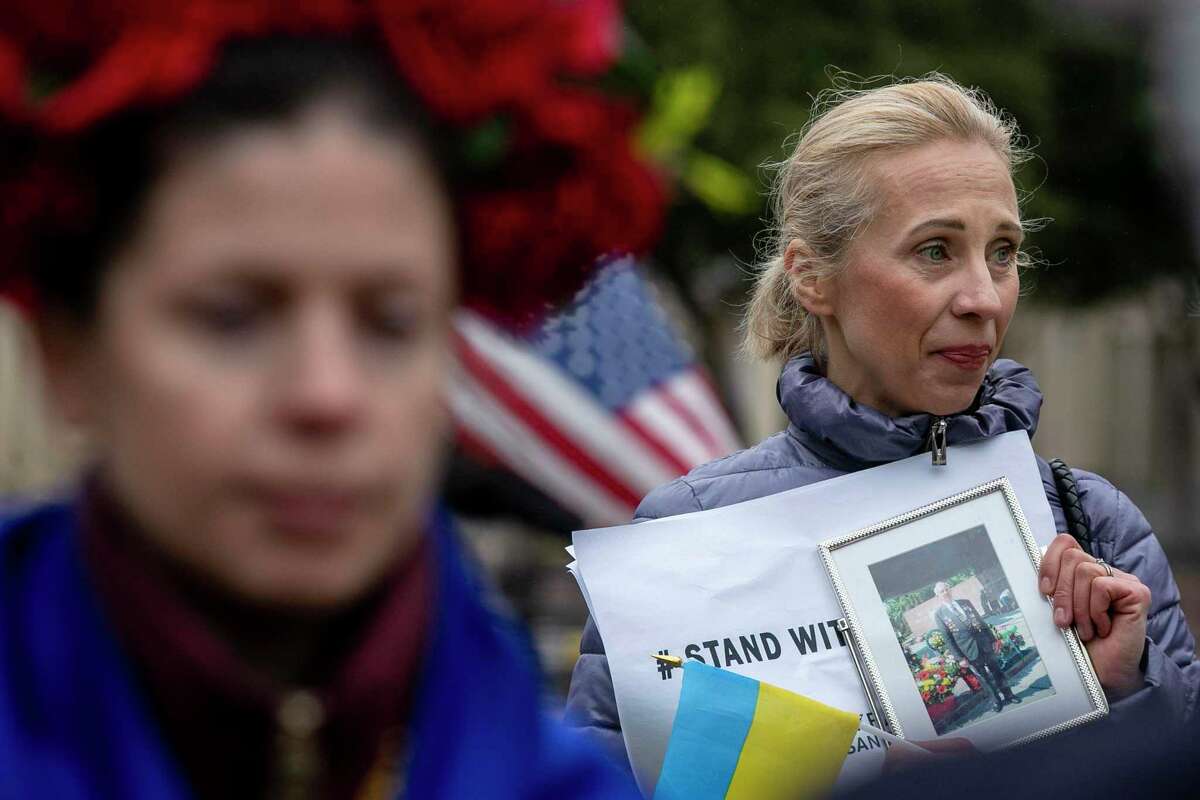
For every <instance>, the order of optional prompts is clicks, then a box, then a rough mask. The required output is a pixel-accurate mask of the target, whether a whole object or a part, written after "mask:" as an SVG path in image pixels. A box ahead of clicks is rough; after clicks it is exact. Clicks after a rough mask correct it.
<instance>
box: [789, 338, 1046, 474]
mask: <svg viewBox="0 0 1200 800" xmlns="http://www.w3.org/2000/svg"><path fill="white" fill-rule="evenodd" d="M776 394H777V395H778V397H779V404H780V406H782V407H783V410H784V413H785V414H787V418H788V422H789V425H788V433H789V434H790V435H791V436H793V437H794V438H797V439H799V440H800V441H801V442H802V444H803V445H804V446H805V447H807V448H809V449H810V450H812V451H814V452H815V453H816V454H817V455H818V456H819V457H820V458H821V459H822V461H824V462H825V463H827V464H829V465H830V466H833V467H835V468H837V469H842V470H846V471H848V472H850V471H855V470H859V469H864V468H866V467H872V466H876V465H878V464H885V463H888V462H891V461H896V460H898V459H901V458H907V457H909V456H912V455H916V454H917V453H920V452H922V451H923V450H926V449H928V446H929V430H930V426H931V425H932V424H933V421H934V419H935V417H934V416H933V415H931V414H913V415H911V416H906V417H889V416H887V415H886V414H883V413H881V412H879V411H876V410H875V409H873V408H868V407H867V406H864V405H862V404H860V403H856V402H855V401H854V399H853V398H851V397H850V396H849V395H847V394H846V393H845V392H843V391H842V390H841V389H839V388H838V387H837V386H836V385H834V384H833V383H832V382H831V381H829V380H828V379H827V378H825V376H824V375H822V374H821V371H820V369H819V368H818V367H817V365H816V363H815V362H814V360H813V359H812V357H811V356H809V355H803V356H799V357H797V358H793V359H792V360H791V361H789V362H788V363H787V364H786V365H785V366H784V368H783V373H782V374H781V375H780V376H779V383H778V384H777V386H776ZM1041 407H1042V391H1041V389H1039V388H1038V385H1037V380H1036V379H1034V377H1033V373H1032V372H1030V371H1029V370H1028V369H1026V368H1025V367H1023V366H1021V365H1020V364H1018V363H1017V362H1015V361H1012V360H1009V359H1005V358H1001V359H997V360H996V362H995V363H994V364H993V365H992V367H991V369H990V370H988V373H987V375H986V376H985V377H984V380H983V385H982V386H980V388H979V394H978V395H976V397H975V402H974V403H973V404H972V405H971V407H970V408H968V409H967V410H966V411H963V412H962V413H960V414H955V415H953V416H950V417H947V418H946V422H947V430H946V434H947V441H948V443H949V444H951V445H954V444H964V443H966V442H971V441H974V440H976V439H982V438H984V437H987V436H996V435H998V434H1001V433H1006V432H1008V431H1016V430H1023V431H1026V432H1027V433H1028V434H1029V436H1030V438H1032V437H1033V434H1034V431H1036V430H1037V424H1038V414H1039V413H1040V411H1041Z"/></svg>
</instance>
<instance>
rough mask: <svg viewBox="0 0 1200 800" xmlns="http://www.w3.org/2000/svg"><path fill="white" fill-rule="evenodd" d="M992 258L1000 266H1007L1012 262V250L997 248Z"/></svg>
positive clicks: (1009, 248) (1006, 247)
mask: <svg viewBox="0 0 1200 800" xmlns="http://www.w3.org/2000/svg"><path fill="white" fill-rule="evenodd" d="M992 257H993V258H994V259H995V260H996V261H997V262H998V263H1000V264H1002V265H1004V266H1008V265H1009V264H1011V263H1012V260H1013V248H1012V247H1009V246H1005V247H998V248H996V252H995V253H993V254H992Z"/></svg>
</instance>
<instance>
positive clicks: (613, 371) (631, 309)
mask: <svg viewBox="0 0 1200 800" xmlns="http://www.w3.org/2000/svg"><path fill="white" fill-rule="evenodd" d="M455 327H456V343H455V344H456V349H457V363H456V365H455V370H454V385H453V388H452V391H451V397H450V402H451V408H452V410H453V412H454V415H455V418H456V421H457V424H458V428H459V434H460V436H461V437H462V438H463V439H464V441H465V442H466V443H467V444H468V445H470V446H472V447H475V448H477V449H482V450H483V451H484V452H486V453H488V454H490V455H491V456H492V457H493V458H494V459H496V460H497V461H500V462H501V463H503V464H505V465H506V466H507V467H508V468H509V469H511V470H513V471H514V472H516V473H517V474H518V475H520V476H521V477H522V478H524V479H525V480H526V481H528V482H530V483H531V484H533V485H535V486H537V487H539V488H540V489H541V490H542V491H544V492H545V493H546V494H547V495H549V496H551V497H553V498H554V499H555V500H556V501H558V502H559V503H560V504H561V505H562V506H563V507H564V508H567V509H569V510H571V511H573V512H574V513H576V514H578V515H579V516H580V517H581V518H582V519H583V520H584V522H585V523H586V524H588V525H609V524H615V523H621V522H628V521H629V519H630V516H631V515H632V513H633V510H634V508H635V507H636V506H637V504H638V502H639V501H640V500H641V498H642V497H643V496H644V495H645V494H646V493H647V492H648V491H650V490H651V489H653V488H654V487H655V486H658V485H659V484H662V483H665V482H667V481H669V480H671V479H673V478H676V477H678V476H680V475H682V474H683V473H685V472H687V471H688V470H689V469H691V468H692V467H695V466H697V465H699V464H702V463H704V462H706V461H711V460H712V459H714V458H719V457H720V456H723V455H727V454H728V453H730V452H732V451H733V450H735V449H737V447H738V446H739V440H738V436H737V434H736V433H735V432H734V429H733V426H732V425H731V424H730V420H729V416H728V415H727V414H726V412H725V410H724V409H723V408H722V406H721V403H720V401H719V400H718V399H717V397H716V394H715V392H714V391H713V387H712V383H711V381H710V380H709V378H708V376H707V374H706V373H705V371H704V370H703V368H702V367H701V366H699V365H698V364H697V363H696V360H695V357H694V354H693V353H692V351H691V349H690V348H689V347H688V345H687V344H686V343H685V342H684V340H683V339H682V338H681V337H680V336H679V334H678V332H677V331H676V330H675V329H674V327H673V326H672V325H671V323H670V321H669V320H668V319H667V316H666V314H665V313H664V312H663V310H662V308H661V307H660V306H659V305H658V303H657V302H656V301H655V299H654V294H653V291H652V289H651V287H650V286H649V285H648V284H647V283H646V282H645V281H644V279H643V278H642V276H641V275H640V274H639V271H638V268H637V267H636V265H635V264H634V263H633V262H632V261H629V260H622V261H616V262H613V263H611V264H609V265H607V266H605V267H604V268H603V269H601V270H600V271H599V272H598V273H597V275H596V276H595V277H594V278H593V279H592V280H591V281H590V282H589V283H588V284H587V285H586V286H585V287H584V288H583V289H582V290H580V292H579V293H578V295H576V297H575V299H574V300H573V301H572V302H571V303H570V304H569V305H567V306H566V307H564V308H563V309H562V310H561V311H559V312H557V313H555V314H553V315H552V316H550V317H548V318H547V319H546V320H545V321H544V322H543V323H542V324H541V325H540V326H538V327H537V328H536V329H535V330H533V331H532V332H531V333H529V334H528V335H526V336H524V337H522V338H519V339H518V338H515V337H513V336H511V335H509V334H507V333H505V332H503V331H501V330H500V329H498V328H497V327H496V326H494V325H492V324H491V323H489V322H488V321H487V320H485V319H483V318H482V317H480V316H479V315H476V314H472V313H471V312H460V314H459V316H458V318H457V319H456V322H455Z"/></svg>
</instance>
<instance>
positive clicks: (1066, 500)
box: [1050, 458, 1094, 555]
mask: <svg viewBox="0 0 1200 800" xmlns="http://www.w3.org/2000/svg"><path fill="white" fill-rule="evenodd" d="M1050 472H1051V473H1053V474H1054V488H1055V489H1057V490H1058V499H1059V502H1060V503H1062V510H1063V516H1065V517H1066V518H1067V533H1069V534H1071V535H1072V536H1074V537H1075V541H1077V542H1079V546H1080V547H1082V548H1083V552H1085V553H1088V554H1089V555H1094V554H1093V553H1092V533H1091V530H1090V529H1089V528H1088V520H1087V515H1086V514H1084V513H1083V503H1081V502H1079V490H1078V489H1077V488H1076V486H1075V473H1073V472H1071V468H1070V467H1069V466H1067V462H1065V461H1063V460H1062V459H1061V458H1055V459H1053V460H1051V461H1050Z"/></svg>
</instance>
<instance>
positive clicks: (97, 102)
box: [0, 0, 664, 323]
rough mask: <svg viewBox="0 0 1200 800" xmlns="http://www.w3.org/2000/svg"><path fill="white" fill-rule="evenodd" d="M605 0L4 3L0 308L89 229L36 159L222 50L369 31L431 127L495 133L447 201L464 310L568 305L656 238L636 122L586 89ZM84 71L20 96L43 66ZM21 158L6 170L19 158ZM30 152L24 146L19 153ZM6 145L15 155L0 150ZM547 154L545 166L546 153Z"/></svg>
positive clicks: (611, 11) (171, 86)
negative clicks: (54, 252)
mask: <svg viewBox="0 0 1200 800" xmlns="http://www.w3.org/2000/svg"><path fill="white" fill-rule="evenodd" d="M616 5H617V4H616V0H457V1H451V0H171V2H164V0H107V2H99V1H98V0H74V1H73V2H72V0H57V1H56V0H14V2H11V3H8V4H6V6H7V7H6V8H5V10H4V11H3V12H0V147H3V148H4V149H5V151H6V156H5V160H6V161H7V162H9V163H7V164H5V165H4V166H3V168H2V172H0V297H4V296H5V295H7V296H8V298H9V299H12V300H17V301H18V302H19V303H22V304H24V305H25V306H27V307H29V308H32V301H33V299H34V298H33V297H32V293H31V291H30V290H29V288H28V287H29V280H28V278H29V269H30V266H29V262H30V260H31V259H30V257H29V246H30V245H29V242H30V240H31V238H32V236H33V234H34V232H35V231H38V232H42V233H45V232H50V233H53V231H54V230H56V229H70V228H76V229H77V228H78V227H79V226H86V225H87V224H88V220H87V216H88V210H87V205H88V204H87V203H86V202H83V201H81V200H80V199H79V198H80V197H81V196H85V195H86V192H84V193H82V194H81V192H80V190H79V189H80V187H76V186H72V183H71V179H70V176H67V175H65V174H63V172H62V170H60V169H57V168H56V164H55V163H54V162H53V158H52V157H51V158H50V159H49V161H47V160H46V159H43V158H39V157H38V156H37V152H38V143H39V142H48V141H59V142H61V141H63V140H67V141H69V140H70V137H72V136H75V135H78V134H80V133H82V132H85V131H87V130H88V129H89V127H90V126H92V125H94V124H95V123H97V122H98V121H100V120H102V119H105V118H106V117H109V116H110V115H113V114H115V113H118V112H121V111H123V110H126V109H131V108H134V107H138V106H143V105H153V104H161V103H169V102H171V101H172V100H176V99H179V98H182V97H183V96H184V95H186V94H187V93H188V92H189V91H191V90H192V89H193V88H195V87H196V86H198V85H199V84H200V83H201V82H202V81H203V80H204V78H205V76H206V75H207V74H208V73H209V71H210V70H211V69H212V67H213V64H214V62H215V61H216V59H217V58H218V56H219V52H220V48H221V46H222V44H223V43H224V42H225V41H227V40H229V39H231V38H234V37H254V36H265V35H270V34H277V33H284V34H296V35H330V36H349V35H352V34H357V33H361V32H370V33H373V34H376V35H377V38H378V39H379V40H380V41H381V42H382V43H383V44H384V46H385V47H386V49H387V51H388V53H389V55H390V57H391V59H392V60H393V62H394V64H395V65H396V68H397V71H398V73H399V75H400V77H401V78H402V79H404V80H405V81H406V83H407V84H408V86H409V88H410V89H411V90H412V91H413V92H414V94H415V95H416V96H417V97H418V98H419V99H420V100H421V101H422V102H424V103H425V104H426V106H427V107H428V109H429V110H430V112H431V113H432V114H433V115H434V116H435V118H437V119H439V120H440V121H441V122H444V123H447V124H449V125H451V126H453V128H454V129H455V130H459V131H462V132H463V133H464V135H469V134H470V133H471V132H473V131H479V130H484V129H486V128H487V126H488V125H489V124H492V123H495V122H497V121H502V122H503V127H504V130H505V131H506V133H507V136H506V142H505V147H506V150H505V152H504V155H503V157H502V158H500V159H499V163H498V164H496V165H494V167H493V170H494V172H495V175H494V176H493V178H494V179H492V180H489V181H487V183H486V188H483V187H480V186H468V187H452V191H454V192H455V200H456V203H457V206H458V213H459V220H460V226H461V228H462V230H461V231H460V238H461V242H462V247H463V251H464V252H463V253H462V264H463V270H462V271H463V276H462V286H463V301H464V302H465V303H466V304H468V305H470V306H471V307H473V308H475V309H477V310H479V311H482V312H484V313H486V314H488V315H489V316H492V317H493V318H497V319H500V320H501V321H505V322H510V323H511V322H523V321H526V320H528V319H531V318H532V317H533V316H535V315H537V314H538V313H540V312H541V311H543V310H544V309H545V307H546V306H547V304H549V303H552V302H554V301H557V300H559V299H562V298H565V297H567V296H569V295H570V294H571V293H572V292H573V291H574V290H575V289H577V288H578V286H579V285H580V284H581V283H582V281H583V279H584V278H585V277H586V275H587V273H588V271H589V270H590V268H591V267H592V265H593V264H594V262H595V261H596V259H597V258H598V257H600V256H603V255H605V254H607V253H610V252H613V251H639V250H643V249H645V248H648V247H649V246H650V245H651V244H652V243H653V241H654V239H655V238H656V237H657V234H658V230H659V226H660V224H661V219H662V214H663V207H664V194H663V188H662V185H661V184H660V182H659V179H658V177H657V175H656V174H655V173H654V172H653V171H652V170H651V169H650V168H649V167H648V166H647V165H646V164H644V163H643V162H641V161H640V160H639V159H638V158H637V156H635V154H634V153H633V151H632V149H631V137H630V133H631V127H632V125H633V123H634V121H635V115H634V114H633V113H632V109H631V108H630V107H629V105H628V104H625V103H622V102H620V101H618V100H616V99H614V98H612V97H609V96H607V95H605V94H603V93H602V92H600V91H599V90H598V89H596V88H594V87H593V86H589V85H588V84H589V81H591V82H593V83H594V79H595V78H597V77H599V76H600V75H602V74H603V73H604V72H605V71H607V70H608V69H609V67H611V66H612V64H613V63H614V60H615V58H616V56H617V51H618V46H619V42H620V17H619V14H618V9H617V7H616ZM63 64H69V65H83V67H82V69H80V70H77V72H76V74H75V77H73V78H72V79H71V80H70V81H69V82H67V83H66V84H65V85H63V86H61V87H59V88H57V89H56V90H55V91H53V92H50V93H49V94H48V95H47V96H44V97H42V98H40V99H39V100H38V101H37V102H35V101H34V100H33V99H32V93H33V88H32V87H33V80H34V78H35V77H36V76H37V75H38V74H39V69H40V68H42V67H44V66H45V65H63ZM17 143H20V144H21V145H23V146H25V147H27V148H31V149H32V151H33V152H32V154H30V155H29V157H23V156H24V155H25V154H24V153H22V157H14V153H16V152H17V148H18V146H19V145H18V144H17ZM30 143H32V144H30ZM9 144H12V146H8V145H9ZM547 151H553V153H554V155H555V157H553V158H544V157H542V156H543V155H544V154H545V153H546V152H547Z"/></svg>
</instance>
